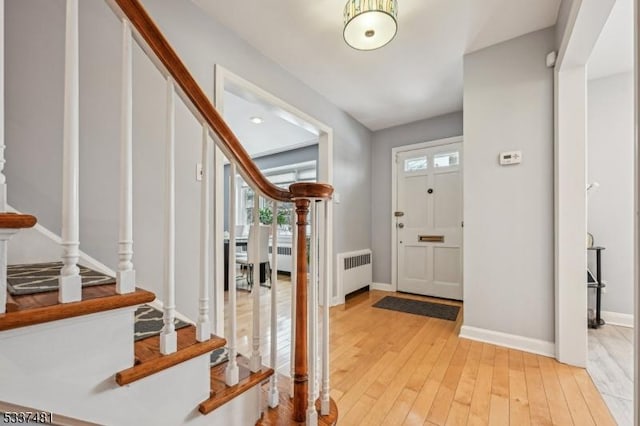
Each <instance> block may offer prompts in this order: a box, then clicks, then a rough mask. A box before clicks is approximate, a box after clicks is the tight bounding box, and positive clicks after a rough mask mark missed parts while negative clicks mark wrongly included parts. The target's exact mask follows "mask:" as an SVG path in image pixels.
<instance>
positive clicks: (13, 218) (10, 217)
mask: <svg viewBox="0 0 640 426" xmlns="http://www.w3.org/2000/svg"><path fill="white" fill-rule="evenodd" d="M36 222H37V219H36V218H35V216H31V215H30V214H18V213H0V229H23V228H32V227H33V226H35V224H36Z"/></svg>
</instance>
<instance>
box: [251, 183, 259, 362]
mask: <svg viewBox="0 0 640 426" xmlns="http://www.w3.org/2000/svg"><path fill="white" fill-rule="evenodd" d="M251 231H252V232H253V244H252V245H251V247H249V257H248V259H249V262H250V263H252V264H253V271H252V272H253V287H252V289H251V293H252V296H253V327H252V333H253V339H252V343H253V345H252V351H251V359H250V361H249V369H250V370H251V371H253V372H256V371H260V369H261V368H262V356H261V355H260V194H258V191H256V190H255V189H254V192H253V226H252V229H251Z"/></svg>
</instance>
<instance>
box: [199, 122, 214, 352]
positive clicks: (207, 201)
mask: <svg viewBox="0 0 640 426" xmlns="http://www.w3.org/2000/svg"><path fill="white" fill-rule="evenodd" d="M209 151H210V150H209V129H208V128H207V126H206V125H205V124H203V125H202V159H201V161H202V180H201V181H200V183H201V186H200V299H199V301H198V323H197V325H196V330H197V331H196V338H197V340H198V342H204V341H207V340H209V339H210V338H211V320H210V319H209V287H210V285H211V283H210V280H209V261H210V259H209V233H210V229H209V218H210V217H211V195H210V191H211V185H210V176H209Z"/></svg>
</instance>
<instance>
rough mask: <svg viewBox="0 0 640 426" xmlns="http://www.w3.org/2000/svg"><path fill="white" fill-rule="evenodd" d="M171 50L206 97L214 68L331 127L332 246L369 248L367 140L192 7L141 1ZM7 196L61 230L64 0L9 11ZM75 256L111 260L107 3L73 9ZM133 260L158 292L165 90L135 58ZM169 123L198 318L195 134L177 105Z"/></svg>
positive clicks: (181, 278)
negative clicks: (337, 199) (77, 111)
mask: <svg viewBox="0 0 640 426" xmlns="http://www.w3.org/2000/svg"><path fill="white" fill-rule="evenodd" d="M143 3H144V5H145V7H146V8H147V9H148V11H149V13H150V14H151V16H152V17H153V18H154V19H155V20H156V21H157V22H158V24H159V25H160V27H161V29H162V30H163V31H164V33H165V35H166V36H167V38H168V39H169V40H170V42H171V43H172V44H173V46H174V48H175V49H176V50H177V52H178V54H179V55H180V56H181V58H182V59H183V61H185V63H186V65H187V66H188V67H189V69H190V70H191V72H192V74H193V75H194V77H195V78H196V80H197V81H198V83H199V84H200V86H201V87H202V88H203V89H204V90H205V92H207V93H210V94H212V92H213V68H214V64H216V63H218V64H221V65H223V66H224V67H225V68H227V69H229V70H231V71H232V72H234V73H236V74H238V75H240V76H242V77H243V78H246V79H248V80H250V81H252V82H253V83H255V84H257V85H258V86H260V87H262V88H264V89H265V90H267V91H269V92H271V93H273V94H275V95H276V96H278V97H280V98H282V99H284V100H285V101H287V102H289V103H291V104H292V105H294V106H295V107H297V108H298V109H300V110H302V111H305V112H306V113H308V114H310V115H312V116H314V117H315V118H317V119H318V120H320V121H322V122H324V123H326V124H328V125H329V126H331V127H333V129H334V137H335V138H334V143H335V148H334V186H335V188H336V191H338V192H339V193H340V194H341V203H340V204H337V205H336V206H335V209H334V214H335V217H334V225H335V228H334V249H335V252H336V253H337V252H343V251H350V250H356V249H361V248H366V247H370V230H371V215H370V206H371V192H370V184H369V180H370V176H371V148H370V137H371V132H370V131H369V130H368V129H366V128H365V127H364V126H362V125H361V124H359V123H358V122H356V121H355V120H354V119H353V118H351V117H350V116H349V115H348V114H346V113H345V112H343V111H342V110H340V109H338V108H337V107H335V106H334V105H332V104H331V103H329V102H328V101H327V100H326V99H325V98H323V97H322V96H320V95H319V94H318V93H317V92H315V91H313V90H312V89H311V88H309V87H308V86H306V85H304V84H303V83H302V82H300V81H299V80H297V79H296V78H294V77H293V76H291V75H290V74H288V73H287V72H286V71H284V70H283V69H282V68H281V67H280V66H279V65H277V64H275V63H274V62H272V61H270V60H269V59H267V58H265V57H264V56H262V55H261V54H260V53H259V52H257V51H256V50H255V49H253V48H252V47H251V46H249V45H248V44H246V43H245V42H244V41H243V40H241V39H240V38H239V37H237V36H236V35H235V34H233V33H232V32H231V31H229V30H228V29H227V28H225V27H223V26H222V25H221V24H219V23H218V22H216V21H214V20H213V19H211V18H210V17H208V16H207V15H206V14H205V13H204V12H202V11H201V10H200V9H199V8H197V7H196V6H195V5H194V4H193V3H192V2H191V1H188V0H145V1H143ZM6 34H7V37H6V45H7V46H6V54H7V60H6V79H7V91H6V92H7V93H6V105H7V123H6V140H7V146H8V147H7V153H6V154H7V160H8V162H7V166H6V174H7V177H8V186H9V200H10V202H11V204H12V205H13V206H14V207H15V208H17V209H19V210H21V211H25V212H29V213H33V214H35V215H36V216H37V217H38V219H39V221H40V223H41V224H43V225H44V226H45V227H47V228H49V229H51V230H52V231H54V232H56V233H59V230H60V222H61V218H60V211H61V202H60V196H61V191H60V187H61V161H62V160H61V153H62V142H61V140H62V105H63V93H62V90H63V87H62V82H63V59H64V55H63V45H64V1H62V0H30V1H11V2H7V4H6ZM80 35H81V40H80V78H81V95H80V96H81V99H80V103H81V117H80V119H81V128H80V138H81V142H80V143H81V147H80V156H81V170H80V174H81V183H80V206H81V217H80V241H81V246H80V248H81V249H82V250H84V251H85V252H87V253H88V254H90V255H92V256H93V257H95V258H97V259H98V260H100V261H102V262H103V263H105V264H106V265H107V266H109V267H111V268H115V266H116V264H117V255H116V254H117V212H118V194H117V186H118V140H119V104H120V92H119V85H120V62H121V60H120V25H119V23H118V21H117V20H116V19H115V16H114V15H113V13H112V12H111V10H110V9H109V8H108V7H107V6H106V4H105V2H104V1H82V2H80ZM134 68H135V70H134V105H133V106H134V121H133V123H134V197H135V198H134V212H135V213H134V214H135V219H134V251H135V253H134V262H135V264H136V269H137V272H138V278H139V282H140V284H141V285H142V286H143V287H145V288H147V289H149V290H152V291H155V292H156V293H157V294H161V288H162V267H161V265H162V263H163V251H162V238H161V236H162V229H163V228H162V226H163V217H162V214H163V213H162V211H163V210H162V209H163V182H164V139H165V138H164V133H165V130H164V118H165V84H164V82H163V79H162V77H161V76H160V74H159V72H158V71H157V70H156V69H155V68H154V67H153V66H152V65H151V63H150V62H149V60H148V59H147V58H146V57H145V56H144V55H143V54H142V52H141V50H140V49H138V48H136V49H135V50H134ZM176 126H177V149H176V152H177V160H176V161H177V181H176V188H177V194H176V197H177V198H176V200H177V204H178V208H177V229H176V238H177V240H176V241H177V286H178V288H179V294H178V295H177V307H178V309H179V310H180V311H181V312H183V313H184V314H186V315H188V316H190V317H191V318H194V317H195V316H196V314H197V309H196V308H197V280H198V269H197V259H198V256H197V253H198V241H199V225H198V224H199V219H198V218H199V216H198V212H199V198H200V188H199V183H197V182H196V181H195V164H196V163H197V162H199V161H200V160H199V157H200V137H201V136H200V134H201V130H200V128H199V125H198V124H197V123H196V121H195V120H194V119H193V118H192V116H191V114H190V113H188V112H187V109H186V108H185V107H184V105H182V104H181V103H179V105H178V108H177V116H176Z"/></svg>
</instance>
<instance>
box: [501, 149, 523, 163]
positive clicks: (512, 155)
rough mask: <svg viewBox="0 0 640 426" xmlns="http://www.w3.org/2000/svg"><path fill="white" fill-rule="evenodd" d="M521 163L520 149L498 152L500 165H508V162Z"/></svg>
mask: <svg viewBox="0 0 640 426" xmlns="http://www.w3.org/2000/svg"><path fill="white" fill-rule="evenodd" d="M520 163H522V151H509V152H501V153H500V165H501V166H508V165H510V164H520Z"/></svg>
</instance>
